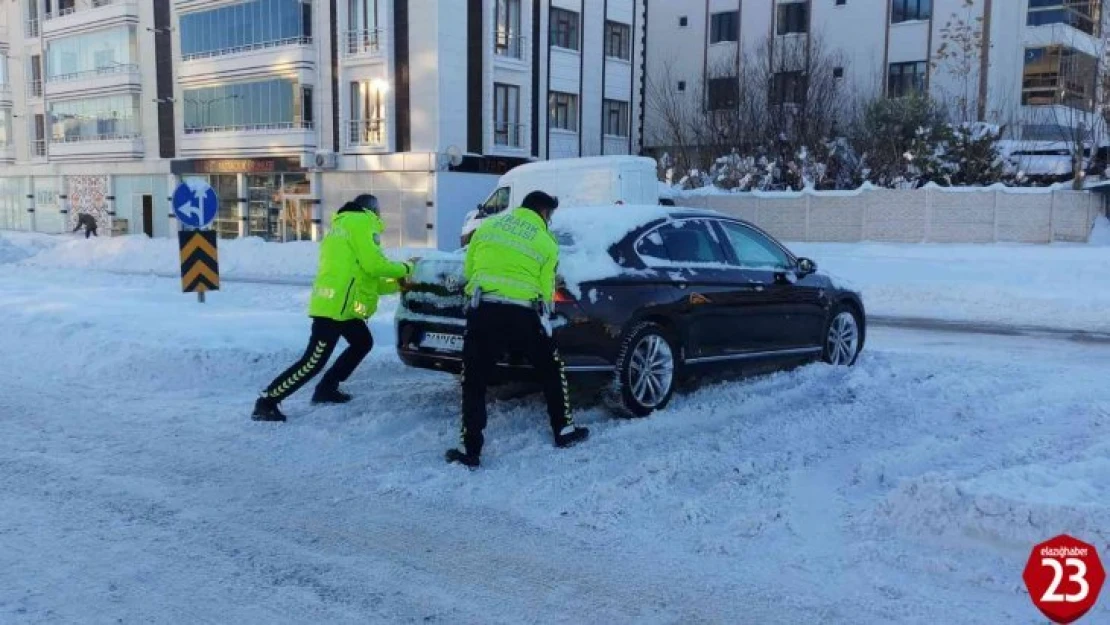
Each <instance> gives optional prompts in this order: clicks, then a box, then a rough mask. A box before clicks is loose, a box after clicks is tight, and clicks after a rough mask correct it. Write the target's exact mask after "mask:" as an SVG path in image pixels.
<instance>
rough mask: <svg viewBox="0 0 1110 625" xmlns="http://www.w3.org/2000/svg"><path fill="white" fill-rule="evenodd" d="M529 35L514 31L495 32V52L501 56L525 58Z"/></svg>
mask: <svg viewBox="0 0 1110 625" xmlns="http://www.w3.org/2000/svg"><path fill="white" fill-rule="evenodd" d="M527 41H528V38H527V37H524V36H522V35H514V34H512V33H501V32H498V33H494V34H493V53H494V54H495V55H497V56H499V57H501V58H506V59H515V60H523V59H524V51H525V50H526V49H527V48H526V47H525V43H526V42H527Z"/></svg>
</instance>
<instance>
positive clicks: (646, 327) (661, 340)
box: [606, 322, 680, 417]
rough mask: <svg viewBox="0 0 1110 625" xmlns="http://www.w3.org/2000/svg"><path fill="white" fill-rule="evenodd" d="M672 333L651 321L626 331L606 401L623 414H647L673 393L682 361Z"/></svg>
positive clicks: (639, 415) (641, 415) (661, 404)
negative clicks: (680, 361)
mask: <svg viewBox="0 0 1110 625" xmlns="http://www.w3.org/2000/svg"><path fill="white" fill-rule="evenodd" d="M675 354H676V351H675V347H674V342H673V341H672V340H671V338H670V334H669V333H668V332H667V330H665V329H664V328H663V327H661V326H659V325H657V324H655V323H650V322H645V323H640V324H638V325H636V326H635V327H633V328H632V329H631V330H630V331H629V332H628V333H626V334H625V339H624V343H623V344H622V347H621V353H620V357H619V358H618V359H617V368H616V371H615V374H614V378H613V385H612V387H611V388H610V390H609V392H608V393H607V394H606V398H607V403H608V404H609V406H610V407H611V408H612V409H613V410H615V411H616V412H617V413H618V414H621V415H622V416H630V417H646V416H647V415H649V414H651V413H652V412H654V411H656V410H659V409H661V408H663V407H664V406H666V405H667V402H669V401H670V399H671V396H672V395H673V394H674V387H675V381H676V380H677V378H678V375H677V373H678V369H679V367H680V363H679V362H678V360H677V358H676V357H675Z"/></svg>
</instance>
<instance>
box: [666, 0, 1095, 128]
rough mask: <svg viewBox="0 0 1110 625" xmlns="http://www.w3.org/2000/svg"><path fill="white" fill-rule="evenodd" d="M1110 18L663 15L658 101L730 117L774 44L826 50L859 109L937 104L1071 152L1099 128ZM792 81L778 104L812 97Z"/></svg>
mask: <svg viewBox="0 0 1110 625" xmlns="http://www.w3.org/2000/svg"><path fill="white" fill-rule="evenodd" d="M1105 18H1106V11H1105V1H1104V0H759V1H753V0H680V1H675V2H666V3H652V6H651V19H650V21H649V25H648V59H647V67H648V82H649V84H650V85H651V86H650V88H649V91H651V90H654V89H656V88H662V89H666V90H667V92H668V93H672V94H676V95H677V97H685V98H703V99H704V100H705V101H704V102H703V103H701V105H702V106H708V107H713V106H719V104H718V103H719V102H721V101H728V100H729V98H728V97H727V94H728V93H735V92H736V90H737V89H738V86H737V85H736V84H735V83H736V82H737V81H738V80H739V76H740V75H741V74H742V72H741V71H740V68H741V66H742V64H743V63H750V62H752V60H753V59H755V58H758V56H759V53H760V47H763V48H764V49H767V45H768V42H769V41H770V42H772V44H771V45H772V46H773V49H774V50H776V51H777V50H780V49H782V48H783V47H784V46H791V45H795V46H798V45H800V46H802V47H805V46H821V49H822V50H823V51H824V52H825V54H826V55H827V56H828V57H835V58H836V59H838V60H839V62H838V66H837V67H835V68H833V72H834V75H835V76H836V77H837V79H839V80H842V81H844V85H845V88H846V89H847V90H848V91H849V92H850V93H851V94H852V95H853V96H855V97H859V98H862V99H867V98H874V97H899V96H902V95H905V94H908V93H911V92H927V93H929V94H930V95H932V96H934V97H936V98H937V99H939V100H942V101H944V102H946V103H948V105H949V108H950V109H951V110H953V112H954V113H956V114H958V115H959V116H960V117H962V118H964V119H969V120H983V121H989V122H992V123H998V124H1004V125H1005V126H1006V128H1007V132H1008V135H1009V137H1010V138H1013V139H1020V140H1023V141H1064V140H1067V138H1070V137H1073V136H1075V131H1074V129H1075V128H1080V127H1081V126H1080V124H1083V125H1085V127H1086V128H1088V129H1089V128H1093V127H1095V126H1097V117H1096V116H1097V115H1099V114H1100V111H1099V110H1096V109H1097V108H1099V106H1098V103H1099V101H1100V99H1099V98H1098V97H1096V93H1097V91H1096V90H1097V89H1099V88H1100V87H1101V81H1100V80H1099V76H1100V75H1102V74H1103V73H1104V70H1103V63H1102V61H1101V60H1102V59H1103V57H1104V55H1105V52H1106V45H1105V39H1104V36H1105V29H1104V19H1105ZM805 56H806V58H812V57H813V56H816V55H815V54H812V53H808V54H807V55H805ZM792 69H796V70H797V71H794V72H783V75H782V76H781V77H780V76H775V81H774V84H775V85H780V84H781V85H783V86H785V87H787V88H783V89H778V88H776V89H773V90H772V91H773V92H775V95H777V96H778V98H779V100H784V99H785V101H789V99H790V97H791V94H798V93H801V91H800V90H796V89H790V88H788V87H789V85H790V84H792V81H793V82H798V80H794V79H797V78H799V77H800V76H801V73H802V71H803V70H804V68H801V67H799V68H792ZM779 78H782V80H779ZM698 86H705V88H695V87H698ZM799 86H800V84H799ZM683 93H685V94H687V95H681V94H683ZM722 94H724V95H722ZM651 108H652V106H651V103H649V104H648V109H649V111H650V110H651ZM650 116H651V115H650V113H649V117H650ZM659 121H661V120H649V128H648V129H647V138H646V140H645V143H646V144H647V145H648V146H650V147H655V148H662V147H665V145H664V144H665V142H666V136H667V133H666V131H665V130H664V129H663V128H662V127H660V126H659V125H656V126H654V127H652V126H651V123H652V122H656V123H657V122H659Z"/></svg>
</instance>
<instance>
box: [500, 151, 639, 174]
mask: <svg viewBox="0 0 1110 625" xmlns="http://www.w3.org/2000/svg"><path fill="white" fill-rule="evenodd" d="M624 164H632V165H646V166H650V167H651V168H652V169H655V160H654V159H650V158H648V157H646V156H627V155H626V156H584V157H582V158H557V159H553V160H550V161H536V162H534V163H525V164H523V165H517V166H516V167H513V168H512V169H510V170H509V171H508V173H509V174H515V173H517V172H532V171H548V170H555V169H583V168H589V167H614V166H616V165H624ZM506 175H508V174H506Z"/></svg>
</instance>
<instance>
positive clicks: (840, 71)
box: [833, 67, 844, 78]
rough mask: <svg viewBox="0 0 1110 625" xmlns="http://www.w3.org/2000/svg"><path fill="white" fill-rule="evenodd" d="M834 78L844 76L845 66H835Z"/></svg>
mask: <svg viewBox="0 0 1110 625" xmlns="http://www.w3.org/2000/svg"><path fill="white" fill-rule="evenodd" d="M833 78H844V68H843V67H834V68H833Z"/></svg>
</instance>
